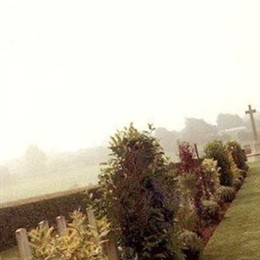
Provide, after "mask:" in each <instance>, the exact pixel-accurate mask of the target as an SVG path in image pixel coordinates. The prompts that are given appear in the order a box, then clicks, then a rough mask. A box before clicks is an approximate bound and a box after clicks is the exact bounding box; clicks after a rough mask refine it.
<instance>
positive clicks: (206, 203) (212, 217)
mask: <svg viewBox="0 0 260 260" xmlns="http://www.w3.org/2000/svg"><path fill="white" fill-rule="evenodd" d="M202 206H203V215H202V217H203V220H204V223H205V225H210V224H213V223H217V222H218V221H219V220H220V217H221V214H220V207H219V205H218V203H217V202H215V201H212V200H203V201H202Z"/></svg>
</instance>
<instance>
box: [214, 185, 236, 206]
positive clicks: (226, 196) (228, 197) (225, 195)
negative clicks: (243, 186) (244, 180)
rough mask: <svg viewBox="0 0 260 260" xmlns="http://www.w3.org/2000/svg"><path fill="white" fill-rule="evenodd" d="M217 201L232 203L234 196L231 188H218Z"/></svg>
mask: <svg viewBox="0 0 260 260" xmlns="http://www.w3.org/2000/svg"><path fill="white" fill-rule="evenodd" d="M218 194H219V199H220V201H223V202H232V201H233V200H234V198H235V196H236V194H235V190H234V188H232V187H227V186H220V187H219V189H218Z"/></svg>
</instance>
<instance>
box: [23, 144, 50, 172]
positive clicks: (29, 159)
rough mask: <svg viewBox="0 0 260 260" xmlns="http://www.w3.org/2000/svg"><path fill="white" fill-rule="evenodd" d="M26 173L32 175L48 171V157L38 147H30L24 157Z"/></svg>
mask: <svg viewBox="0 0 260 260" xmlns="http://www.w3.org/2000/svg"><path fill="white" fill-rule="evenodd" d="M24 164H25V172H26V173H27V174H30V175H37V174H39V173H44V172H45V171H46V170H47V157H46V155H45V153H44V152H43V151H41V150H40V149H39V148H38V146H36V145H30V146H28V148H27V150H26V152H25V155H24Z"/></svg>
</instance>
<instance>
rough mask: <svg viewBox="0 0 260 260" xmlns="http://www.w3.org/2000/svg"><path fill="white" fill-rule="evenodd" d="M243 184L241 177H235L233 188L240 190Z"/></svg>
mask: <svg viewBox="0 0 260 260" xmlns="http://www.w3.org/2000/svg"><path fill="white" fill-rule="evenodd" d="M242 184H243V182H242V181H241V180H240V179H239V178H235V179H234V180H233V188H234V189H235V190H236V191H238V190H239V189H240V188H241V186H242Z"/></svg>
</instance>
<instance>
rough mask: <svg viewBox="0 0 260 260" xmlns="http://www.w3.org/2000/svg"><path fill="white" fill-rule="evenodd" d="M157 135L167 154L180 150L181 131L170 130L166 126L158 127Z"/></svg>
mask: <svg viewBox="0 0 260 260" xmlns="http://www.w3.org/2000/svg"><path fill="white" fill-rule="evenodd" d="M155 137H156V138H157V139H158V140H159V142H160V144H161V146H162V147H163V149H164V151H165V153H166V154H167V155H173V154H175V153H177V152H178V147H177V140H178V139H179V133H178V132H177V131H169V130H167V129H166V128H164V127H158V128H157V129H156V130H155Z"/></svg>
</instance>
